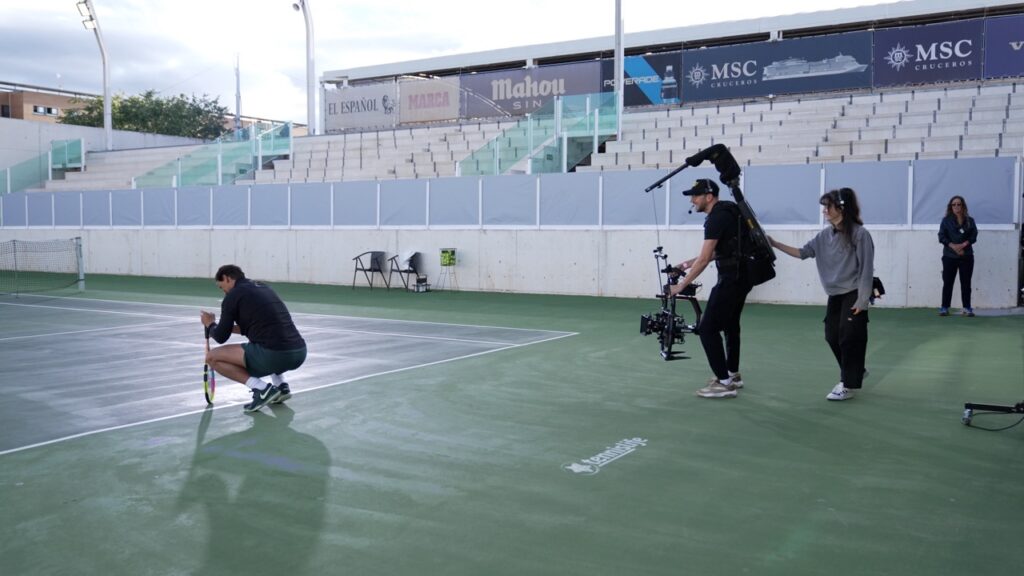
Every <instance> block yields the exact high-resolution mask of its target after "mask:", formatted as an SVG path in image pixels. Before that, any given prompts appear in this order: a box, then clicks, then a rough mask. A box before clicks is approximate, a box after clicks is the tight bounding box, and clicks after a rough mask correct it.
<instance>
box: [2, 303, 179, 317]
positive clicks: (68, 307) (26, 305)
mask: <svg viewBox="0 0 1024 576" xmlns="http://www.w3.org/2000/svg"><path fill="white" fill-rule="evenodd" d="M0 304H3V305H4V306H23V307H25V308H49V309H51V310H73V311H75V312H102V313H104V314H122V315H124V316H148V317H150V318H173V319H175V320H181V319H182V317H181V316H167V315H166V314H151V313H148V312H121V311H120V310H98V309H95V308H72V307H70V306H48V305H45V304H21V303H18V302H0Z"/></svg>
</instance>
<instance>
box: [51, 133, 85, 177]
mask: <svg viewBox="0 0 1024 576" xmlns="http://www.w3.org/2000/svg"><path fill="white" fill-rule="evenodd" d="M82 148H83V143H82V139H80V138H79V139H76V140H54V141H53V142H51V143H50V158H51V160H52V163H53V169H54V170H70V169H75V168H81V167H82V166H83V165H84V163H83V160H84V153H83V150H82Z"/></svg>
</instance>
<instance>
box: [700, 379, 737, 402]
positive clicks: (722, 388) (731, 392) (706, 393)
mask: <svg viewBox="0 0 1024 576" xmlns="http://www.w3.org/2000/svg"><path fill="white" fill-rule="evenodd" d="M736 394H737V391H736V385H735V384H733V383H732V382H730V383H728V384H722V383H721V382H719V381H718V378H712V379H710V380H708V385H707V386H705V387H703V388H701V389H700V390H697V396H700V397H701V398H735V397H736Z"/></svg>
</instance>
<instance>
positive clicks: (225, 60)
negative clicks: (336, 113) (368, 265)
mask: <svg viewBox="0 0 1024 576" xmlns="http://www.w3.org/2000/svg"><path fill="white" fill-rule="evenodd" d="M75 1H76V0H28V1H25V2H15V1H13V0H2V2H0V82H10V83H22V84H30V85H36V86H44V87H53V88H62V89H65V90H72V91H81V92H86V93H93V94H100V93H102V91H103V68H102V65H101V59H100V53H99V48H98V46H97V43H96V39H95V37H94V36H93V34H92V32H91V31H88V30H85V29H84V28H83V27H82V23H81V20H82V19H81V17H80V16H79V14H78V10H77V9H76V8H75ZM888 1H890V2H891V1H892V0H888ZM882 2H883V0H774V1H771V2H764V1H761V2H754V1H752V0H717V1H703V2H697V1H693V0H622V16H623V20H624V21H625V31H626V33H631V32H640V31H646V30H658V29H662V28H674V27H679V26H689V25H694V24H706V23H711V22H723V21H728V20H742V19H747V18H759V17H765V16H780V15H785V14H795V13H799V12H813V11H818V10H829V9H835V8H846V7H851V6H864V5H869V4H878V3H882ZM93 4H94V6H95V8H96V12H97V15H98V18H99V21H100V26H101V28H102V30H103V36H104V40H105V43H106V47H107V52H108V58H109V62H110V87H111V91H112V92H113V93H115V94H116V93H124V94H128V95H131V94H138V93H140V92H143V91H145V90H148V89H153V90H157V91H158V92H159V93H161V94H162V95H164V96H171V95H175V94H182V93H183V94H186V95H192V94H195V95H197V96H202V95H204V94H205V95H208V96H209V97H211V98H213V97H218V98H219V99H220V103H221V104H222V105H224V106H226V107H227V108H228V109H229V110H230V111H232V112H234V110H235V58H236V55H237V57H238V59H239V61H240V67H239V68H240V70H241V94H242V107H241V111H242V114H244V115H247V116H257V117H262V118H271V119H275V120H292V121H296V122H305V120H306V48H305V46H306V36H305V24H304V21H303V18H302V14H301V13H300V12H296V11H294V10H293V9H292V7H291V4H292V0H93ZM309 6H310V10H311V12H312V14H313V16H314V37H315V58H316V75H317V78H319V77H320V75H321V74H322V73H323V71H324V70H339V69H346V68H354V67H359V66H368V65H373V64H386V63H391V62H401V61H405V60H414V59H420V58H429V57H434V56H443V55H449V54H461V53H466V52H478V51H482V50H493V49H497V48H508V47H513V46H525V45H530V44H539V43H548V42H562V41H566V40H575V39H579V38H593V37H598V36H611V35H613V34H614V32H615V26H614V21H615V2H614V0H513V1H510V2H494V1H487V0H385V1H359V0H309Z"/></svg>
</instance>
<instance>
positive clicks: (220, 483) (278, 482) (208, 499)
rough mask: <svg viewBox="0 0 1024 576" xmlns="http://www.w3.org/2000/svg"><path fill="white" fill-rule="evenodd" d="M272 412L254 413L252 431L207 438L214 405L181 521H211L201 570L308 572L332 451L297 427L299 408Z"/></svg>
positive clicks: (203, 426)
mask: <svg viewBox="0 0 1024 576" xmlns="http://www.w3.org/2000/svg"><path fill="white" fill-rule="evenodd" d="M266 412H269V414H267V413H264V412H256V413H254V414H252V415H251V418H252V427H251V428H249V429H247V430H244V431H242V432H236V433H233V434H229V435H227V436H222V437H220V438H214V439H207V438H204V436H205V433H206V430H207V429H208V427H209V425H210V422H211V421H212V419H213V410H209V409H208V410H207V411H206V412H205V413H204V414H203V416H202V418H201V420H200V423H199V429H198V430H197V433H196V438H197V442H196V451H195V454H194V456H193V462H192V468H191V469H190V470H189V472H188V474H189V475H188V480H187V481H186V482H185V484H184V486H183V487H182V491H181V493H180V494H179V497H178V505H177V516H178V518H177V519H176V521H182V520H184V521H185V522H187V523H188V524H192V525H195V526H202V525H204V524H205V525H206V531H207V535H206V537H205V538H197V540H200V541H205V542H206V549H205V551H203V552H202V557H203V560H202V565H201V566H200V567H199V568H198V569H197V570H196V571H195V572H194V574H209V575H213V574H239V573H250V571H251V570H255V571H256V572H257V573H260V574H303V573H306V571H307V568H308V566H307V565H308V563H309V561H310V559H311V558H313V557H314V556H315V552H316V549H317V548H318V546H319V544H320V532H321V529H322V527H323V524H324V506H325V500H326V498H325V495H326V491H327V477H328V471H329V468H330V456H329V454H328V451H327V448H326V447H325V446H324V445H323V443H322V442H320V441H319V440H317V439H316V438H314V437H313V436H310V435H308V434H303V433H301V432H298V431H296V430H294V429H292V428H291V427H290V425H291V422H292V419H293V418H294V416H295V411H294V410H292V409H291V408H289V407H288V406H286V405H284V404H279V405H274V406H272V407H271V408H268V409H266ZM183 516H184V517H185V518H182V517H183ZM196 553H197V555H198V554H199V551H196Z"/></svg>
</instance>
